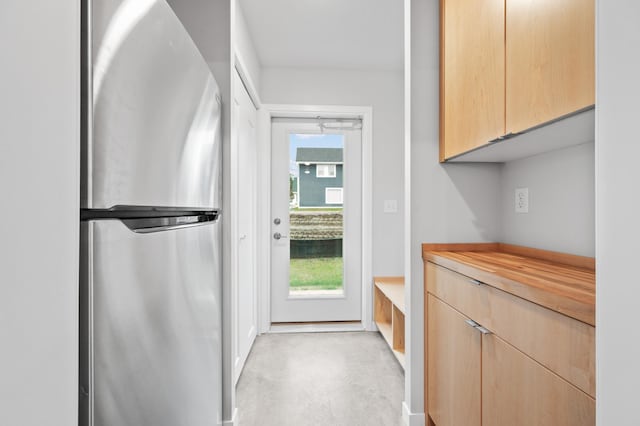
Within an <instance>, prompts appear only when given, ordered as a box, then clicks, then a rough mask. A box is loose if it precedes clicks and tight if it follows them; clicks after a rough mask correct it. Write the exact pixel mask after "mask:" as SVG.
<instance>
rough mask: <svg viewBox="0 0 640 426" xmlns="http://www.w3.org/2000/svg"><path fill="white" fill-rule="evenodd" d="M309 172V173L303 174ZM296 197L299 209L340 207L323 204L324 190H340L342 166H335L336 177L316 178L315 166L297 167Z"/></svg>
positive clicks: (338, 205)
mask: <svg viewBox="0 0 640 426" xmlns="http://www.w3.org/2000/svg"><path fill="white" fill-rule="evenodd" d="M305 170H309V173H305ZM298 179H299V180H298V185H299V186H298V197H299V206H300V207H301V208H305V207H307V208H310V207H342V204H327V203H326V202H325V189H326V188H342V164H336V177H333V178H330V177H316V164H310V165H308V166H307V165H304V164H300V165H299V178H298Z"/></svg>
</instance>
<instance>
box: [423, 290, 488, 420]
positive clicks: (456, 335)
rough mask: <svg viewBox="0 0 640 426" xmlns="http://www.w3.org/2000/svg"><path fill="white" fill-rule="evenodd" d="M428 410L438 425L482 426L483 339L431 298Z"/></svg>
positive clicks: (457, 316)
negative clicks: (481, 361)
mask: <svg viewBox="0 0 640 426" xmlns="http://www.w3.org/2000/svg"><path fill="white" fill-rule="evenodd" d="M427 303H428V310H427V311H428V315H429V322H428V324H429V329H428V331H427V333H428V339H429V347H428V353H427V357H428V360H429V361H428V377H429V382H428V390H427V397H428V406H429V414H430V416H431V419H432V420H433V422H435V424H436V425H468V426H480V424H481V411H480V406H481V405H480V404H481V399H480V390H481V381H480V380H481V365H480V359H481V337H480V333H479V332H478V331H477V330H476V329H474V328H472V327H470V326H469V325H468V324H467V323H466V321H467V320H468V318H466V317H465V316H464V315H462V314H460V313H459V312H458V311H456V310H455V309H453V308H451V307H450V306H449V305H447V304H445V303H443V302H442V301H440V300H439V299H438V298H436V297H434V296H431V295H429V297H428V301H427Z"/></svg>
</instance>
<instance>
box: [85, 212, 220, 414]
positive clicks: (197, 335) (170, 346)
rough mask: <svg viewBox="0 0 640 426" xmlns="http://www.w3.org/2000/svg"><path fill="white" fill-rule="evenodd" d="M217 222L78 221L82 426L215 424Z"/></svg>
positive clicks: (217, 398)
mask: <svg viewBox="0 0 640 426" xmlns="http://www.w3.org/2000/svg"><path fill="white" fill-rule="evenodd" d="M219 228H220V225H219V224H218V223H216V222H208V223H206V224H201V225H196V226H193V225H191V226H188V227H184V228H183V227H179V228H173V229H168V230H164V231H156V232H151V233H139V232H134V231H132V230H131V229H129V228H128V227H127V226H125V224H123V223H122V222H121V221H119V220H116V219H108V220H96V221H88V222H83V223H82V229H81V236H82V247H83V249H84V250H83V254H82V264H81V268H82V270H81V273H82V282H81V298H82V301H81V317H82V318H81V352H80V355H81V372H80V373H81V383H80V394H81V401H80V405H81V409H80V417H81V419H80V420H81V421H80V424H81V425H91V426H113V425H118V426H145V425H153V426H178V425H184V426H205V425H206V426H210V425H215V424H219V423H220V422H221V392H222V389H221V388H222V386H221V373H222V371H221V329H220V322H221V305H220V301H221V289H220V257H219V238H220V236H219Z"/></svg>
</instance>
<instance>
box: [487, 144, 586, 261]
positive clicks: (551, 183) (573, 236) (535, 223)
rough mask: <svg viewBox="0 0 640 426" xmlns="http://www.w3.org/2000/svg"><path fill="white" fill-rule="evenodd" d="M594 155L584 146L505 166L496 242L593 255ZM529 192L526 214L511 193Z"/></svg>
mask: <svg viewBox="0 0 640 426" xmlns="http://www.w3.org/2000/svg"><path fill="white" fill-rule="evenodd" d="M594 156H595V151H594V144H593V143H587V144H583V145H578V146H574V147H571V148H565V149H561V150H556V151H552V152H548V153H545V154H541V155H536V156H534V157H529V158H524V159H521V160H516V161H510V162H508V163H505V164H504V166H503V168H502V177H501V180H502V193H501V197H502V229H501V237H500V241H502V242H505V243H510V244H517V245H522V246H527V247H536V248H541V249H545V250H553V251H560V252H564V253H573V254H577V255H581V256H590V257H593V256H595V158H594ZM516 188H529V213H526V214H523V213H516V212H515V189H516Z"/></svg>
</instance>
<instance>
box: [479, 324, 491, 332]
mask: <svg viewBox="0 0 640 426" xmlns="http://www.w3.org/2000/svg"><path fill="white" fill-rule="evenodd" d="M476 330H478V331H479V332H480V333H482V334H491V331H489V330H487V329H486V328H484V327H483V326H481V325H478V326H476Z"/></svg>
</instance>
